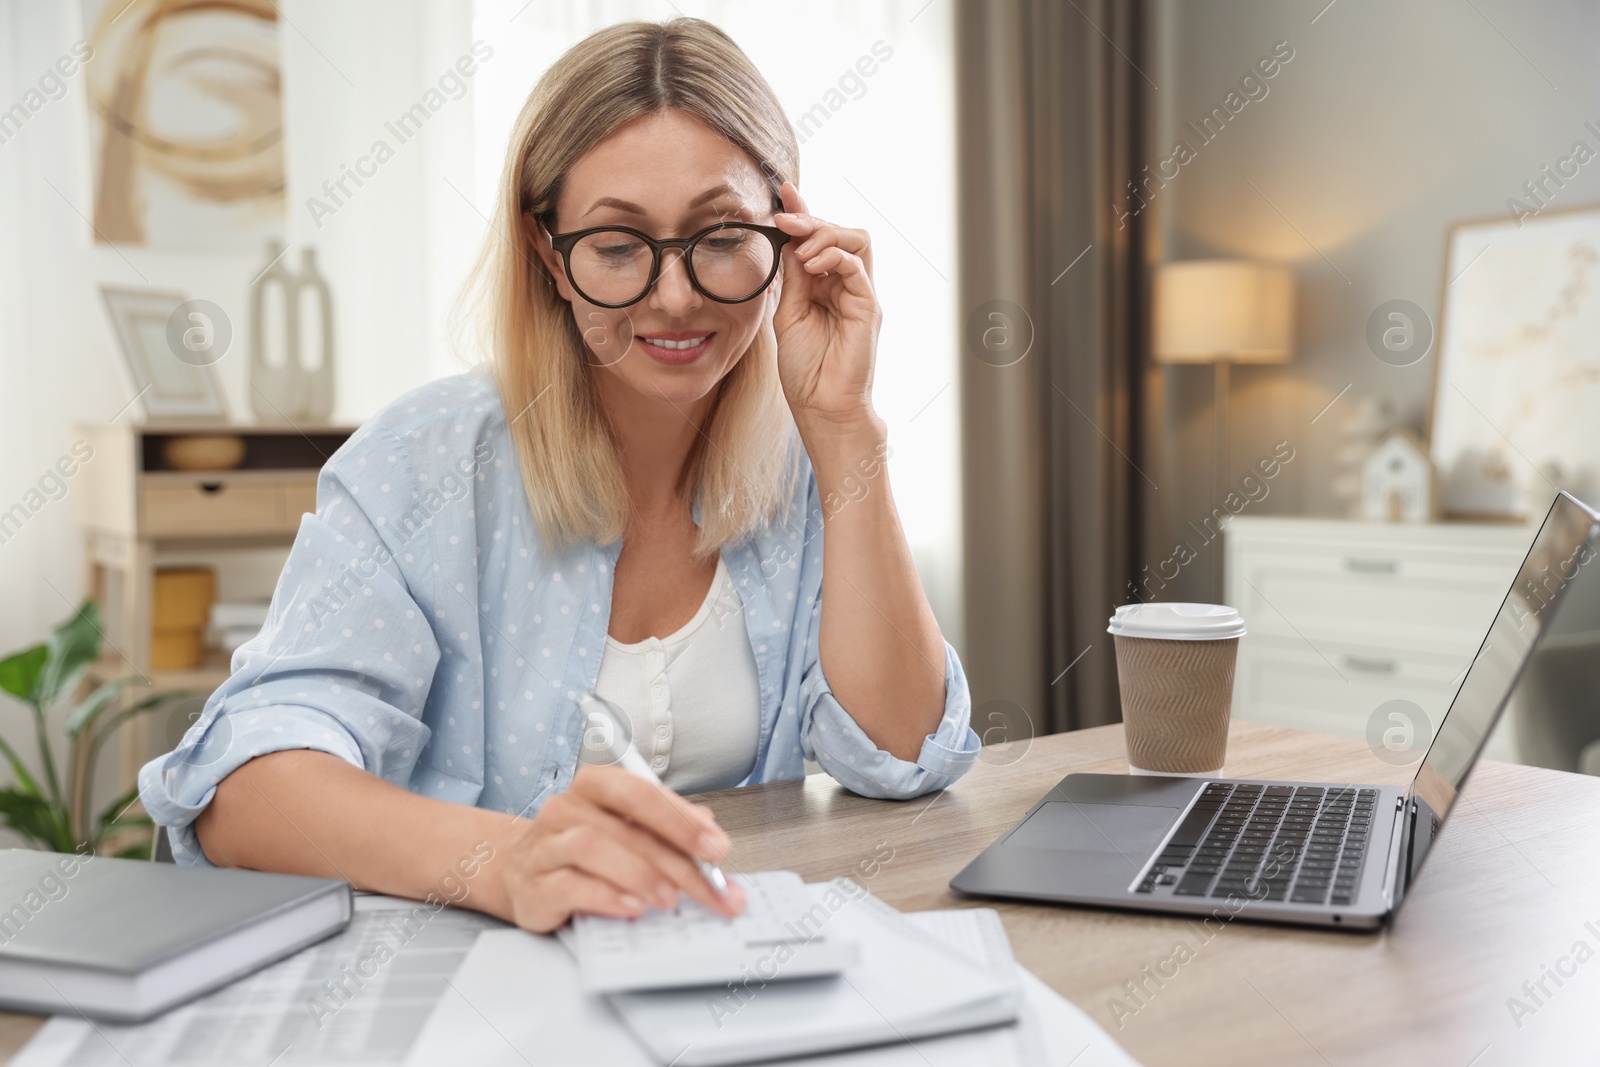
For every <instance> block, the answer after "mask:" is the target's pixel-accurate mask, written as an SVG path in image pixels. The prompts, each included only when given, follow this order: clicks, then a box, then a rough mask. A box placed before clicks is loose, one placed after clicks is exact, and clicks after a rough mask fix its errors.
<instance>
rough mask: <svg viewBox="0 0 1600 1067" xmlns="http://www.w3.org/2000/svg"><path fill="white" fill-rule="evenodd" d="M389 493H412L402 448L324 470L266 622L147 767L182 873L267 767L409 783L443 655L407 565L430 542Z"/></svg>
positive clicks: (368, 434)
mask: <svg viewBox="0 0 1600 1067" xmlns="http://www.w3.org/2000/svg"><path fill="white" fill-rule="evenodd" d="M380 465H382V466H381V467H380ZM369 470H370V471H372V473H373V474H374V475H375V476H372V477H369V476H368V471H369ZM379 475H381V477H379ZM391 484H392V485H393V486H394V487H395V488H396V490H399V489H400V488H401V487H407V488H409V486H410V485H414V484H415V480H414V476H413V475H412V474H411V473H410V464H409V463H408V461H407V457H406V453H405V449H404V448H403V447H402V446H401V444H400V442H399V441H398V440H395V439H394V438H393V437H392V436H389V435H385V434H381V433H377V432H374V431H363V432H362V433H360V434H358V435H357V437H356V438H353V439H352V440H351V442H350V443H349V444H347V445H346V446H345V448H344V449H341V451H340V452H339V453H337V454H336V455H335V456H334V457H333V459H332V461H330V462H329V463H328V464H327V466H325V467H324V468H323V471H322V474H321V476H320V478H319V480H318V487H317V513H316V514H315V515H307V516H305V517H304V518H303V519H302V520H301V525H300V530H299V533H298V534H297V536H296V538H295V543H294V547H293V548H292V549H291V551H290V554H289V559H288V562H287V563H286V564H285V566H284V569H283V573H282V576H281V577H280V579H279V581H278V586H277V589H276V591H275V592H274V594H273V599H272V607H271V610H270V612H269V614H268V618H267V623H266V625H265V626H263V627H262V630H261V632H260V633H259V634H258V635H257V636H256V637H255V638H253V639H252V640H251V641H249V642H247V643H246V644H245V645H244V646H242V647H241V648H240V649H239V650H238V651H237V652H236V653H234V657H233V662H232V674H231V675H230V677H229V678H228V680H227V681H226V682H225V683H224V684H223V685H222V686H221V688H219V689H218V690H217V691H216V692H215V693H213V694H212V695H211V697H210V699H209V700H208V701H207V702H206V705H205V708H204V709H203V711H202V712H201V714H200V716H199V718H198V719H197V720H196V721H195V723H194V725H193V726H191V727H190V728H189V730H188V732H187V733H185V735H184V737H183V740H182V741H181V742H180V743H179V745H178V746H177V748H175V749H174V750H173V751H171V752H169V753H167V754H165V755H163V756H159V757H157V758H156V759H153V760H151V761H150V762H149V763H147V764H145V766H144V767H143V768H142V769H141V770H140V772H139V795H140V798H141V799H142V800H143V802H144V806H145V810H146V811H148V812H149V813H150V816H151V817H152V818H153V819H154V820H155V821H156V822H157V823H158V824H160V825H162V826H165V827H167V828H168V833H169V835H170V837H171V841H172V846H173V855H174V857H175V858H176V859H177V860H178V862H180V863H192V864H204V863H206V862H207V860H206V858H205V855H204V853H203V852H202V851H201V849H200V846H199V842H198V840H197V839H196V837H195V832H194V826H193V824H194V820H195V819H196V818H197V817H198V816H199V815H200V813H201V812H202V811H204V810H205V808H206V805H207V804H209V803H210V801H211V798H212V796H213V795H214V794H215V793H216V789H217V785H218V783H220V782H221V781H222V780H223V779H224V778H226V777H227V776H228V775H229V774H231V773H233V771H234V770H235V769H237V768H238V767H239V766H241V765H242V764H244V763H246V762H248V761H249V760H251V759H254V758H255V757H257V756H262V755H266V754H267V753H270V752H279V751H283V750H286V749H315V750H318V751H322V752H327V753H329V754H331V755H334V756H337V757H338V758H340V759H342V760H345V761H346V762H348V763H350V764H352V765H353V766H356V767H360V768H362V769H364V770H367V771H369V772H371V773H373V774H376V775H378V776H380V777H383V778H385V779H387V780H389V781H392V782H394V783H396V784H398V785H402V786H403V785H405V784H406V783H407V782H408V781H409V779H410V778H411V775H412V772H413V770H414V768H415V767H416V765H417V761H418V759H419V758H420V757H421V755H422V752H423V749H424V747H425V746H426V744H427V742H428V738H429V730H428V727H427V726H425V725H424V724H423V722H422V712H423V707H424V705H425V703H426V700H427V695H428V691H429V687H430V684H431V680H432V677H433V673H434V670H435V668H436V666H437V664H438V662H439V658H440V649H439V645H438V643H437V640H436V638H435V636H434V633H433V630H432V628H431V627H430V626H429V624H428V620H427V619H426V618H425V612H424V610H423V608H422V607H421V606H420V605H419V604H418V603H417V601H416V599H415V598H414V597H413V596H412V593H411V591H410V588H409V587H408V585H407V581H406V577H405V569H403V568H402V563H403V562H405V561H408V560H409V561H410V562H409V563H408V564H406V566H407V567H408V568H409V567H412V566H413V565H416V564H418V563H419V562H420V561H421V560H422V559H424V557H425V554H426V552H427V547H426V546H427V537H426V534H425V533H423V535H422V536H409V537H407V536H402V524H401V522H400V521H397V519H398V518H400V517H403V516H404V514H405V509H404V506H403V505H402V504H401V503H400V501H399V499H398V497H399V496H400V493H399V492H396V493H394V494H392V496H391V495H390V494H388V490H389V488H390V485H391ZM405 495H406V496H409V495H410V493H409V491H407V492H406V493H405ZM364 498H366V499H364ZM385 505H387V506H385ZM417 569H420V567H418V568H417Z"/></svg>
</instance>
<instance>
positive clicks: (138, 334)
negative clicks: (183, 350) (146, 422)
mask: <svg viewBox="0 0 1600 1067" xmlns="http://www.w3.org/2000/svg"><path fill="white" fill-rule="evenodd" d="M100 296H101V299H102V301H103V302H104V304H105V309H106V318H107V321H108V322H109V324H110V327H111V334H112V336H113V337H114V338H115V339H116V342H117V348H118V350H119V354H120V356H121V361H120V362H121V366H122V369H123V373H124V378H125V380H126V381H127V384H128V388H129V391H130V392H131V393H132V394H133V396H134V397H136V398H137V400H138V403H139V406H140V407H141V408H142V410H143V412H144V415H145V418H146V419H208V420H213V421H226V420H227V417H228V408H227V404H226V402H225V401H224V400H223V396H222V390H221V389H220V388H219V387H218V385H217V380H216V376H215V375H214V374H213V372H212V370H211V368H210V367H209V366H199V365H196V364H194V363H190V362H186V361H184V360H181V359H179V358H178V357H177V356H176V355H174V354H173V352H172V349H171V346H170V345H169V344H168V343H167V320H168V319H170V318H171V316H172V313H173V311H175V310H176V309H177V308H178V306H179V305H180V304H182V303H184V302H185V301H186V300H187V299H188V298H187V297H185V296H184V295H183V294H182V293H179V292H173V291H169V290H161V289H120V288H116V287H113V286H101V287H100Z"/></svg>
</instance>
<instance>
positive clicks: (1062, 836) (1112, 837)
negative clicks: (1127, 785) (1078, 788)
mask: <svg viewBox="0 0 1600 1067" xmlns="http://www.w3.org/2000/svg"><path fill="white" fill-rule="evenodd" d="M1179 810H1180V809H1178V808H1169V807H1164V806H1156V805H1148V804H1073V803H1067V802H1063V801H1050V802H1049V803H1047V804H1045V805H1044V806H1043V807H1041V808H1040V809H1039V810H1038V811H1036V812H1034V813H1033V814H1032V815H1030V816H1029V817H1028V821H1027V822H1025V823H1023V824H1022V825H1021V826H1019V827H1017V829H1016V830H1015V832H1013V833H1012V834H1011V836H1010V837H1009V838H1007V839H1006V844H1008V845H1023V846H1026V847H1028V848H1047V849H1063V850H1066V851H1069V852H1112V853H1123V854H1124V855H1126V856H1128V857H1129V858H1131V859H1135V860H1142V859H1143V858H1144V857H1145V856H1148V855H1149V854H1150V852H1151V851H1152V850H1154V849H1155V847H1156V845H1157V844H1158V843H1159V842H1160V841H1161V837H1162V835H1163V834H1165V833H1166V832H1167V828H1168V827H1169V826H1171V825H1172V823H1173V820H1175V819H1176V818H1177V817H1178V812H1179Z"/></svg>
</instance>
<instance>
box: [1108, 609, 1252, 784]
mask: <svg viewBox="0 0 1600 1067" xmlns="http://www.w3.org/2000/svg"><path fill="white" fill-rule="evenodd" d="M1106 629H1107V630H1108V631H1109V632H1110V633H1111V634H1112V637H1113V640H1114V641H1115V643H1116V646H1117V685H1118V687H1119V688H1120V689H1121V691H1122V722H1123V729H1124V733H1125V735H1126V737H1127V740H1128V769H1129V770H1130V771H1131V772H1132V773H1134V774H1181V775H1190V776H1213V775H1220V774H1221V773H1222V763H1223V757H1224V756H1226V755H1227V752H1228V712H1229V710H1230V708H1231V707H1232V704H1233V665H1234V660H1235V659H1236V658H1237V656H1238V651H1239V638H1240V637H1242V636H1244V620H1243V619H1241V618H1240V617H1239V613H1238V612H1237V611H1235V610H1234V609H1233V608H1230V607H1225V606H1224V605H1221V604H1126V605H1124V606H1122V607H1120V608H1118V609H1117V610H1116V613H1115V614H1114V615H1112V616H1111V625H1110V626H1107V627H1106Z"/></svg>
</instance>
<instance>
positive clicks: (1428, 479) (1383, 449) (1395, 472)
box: [1361, 430, 1433, 522]
mask: <svg viewBox="0 0 1600 1067" xmlns="http://www.w3.org/2000/svg"><path fill="white" fill-rule="evenodd" d="M1361 517H1362V518H1363V519H1366V520H1368V521H1369V522H1427V521H1428V520H1429V519H1431V518H1432V517H1433V463H1432V462H1431V461H1430V460H1429V459H1428V453H1427V451H1426V450H1425V449H1424V448H1423V447H1422V443H1421V442H1420V441H1418V440H1417V439H1416V438H1415V437H1413V436H1412V435H1411V434H1409V433H1407V432H1406V431H1404V430H1396V431H1395V432H1394V433H1392V434H1390V435H1389V436H1388V437H1385V438H1384V439H1383V443H1382V444H1380V445H1379V446H1378V447H1377V448H1375V449H1374V450H1373V452H1372V455H1370V456H1368V457H1367V460H1366V462H1365V463H1363V464H1362V465H1361Z"/></svg>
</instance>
